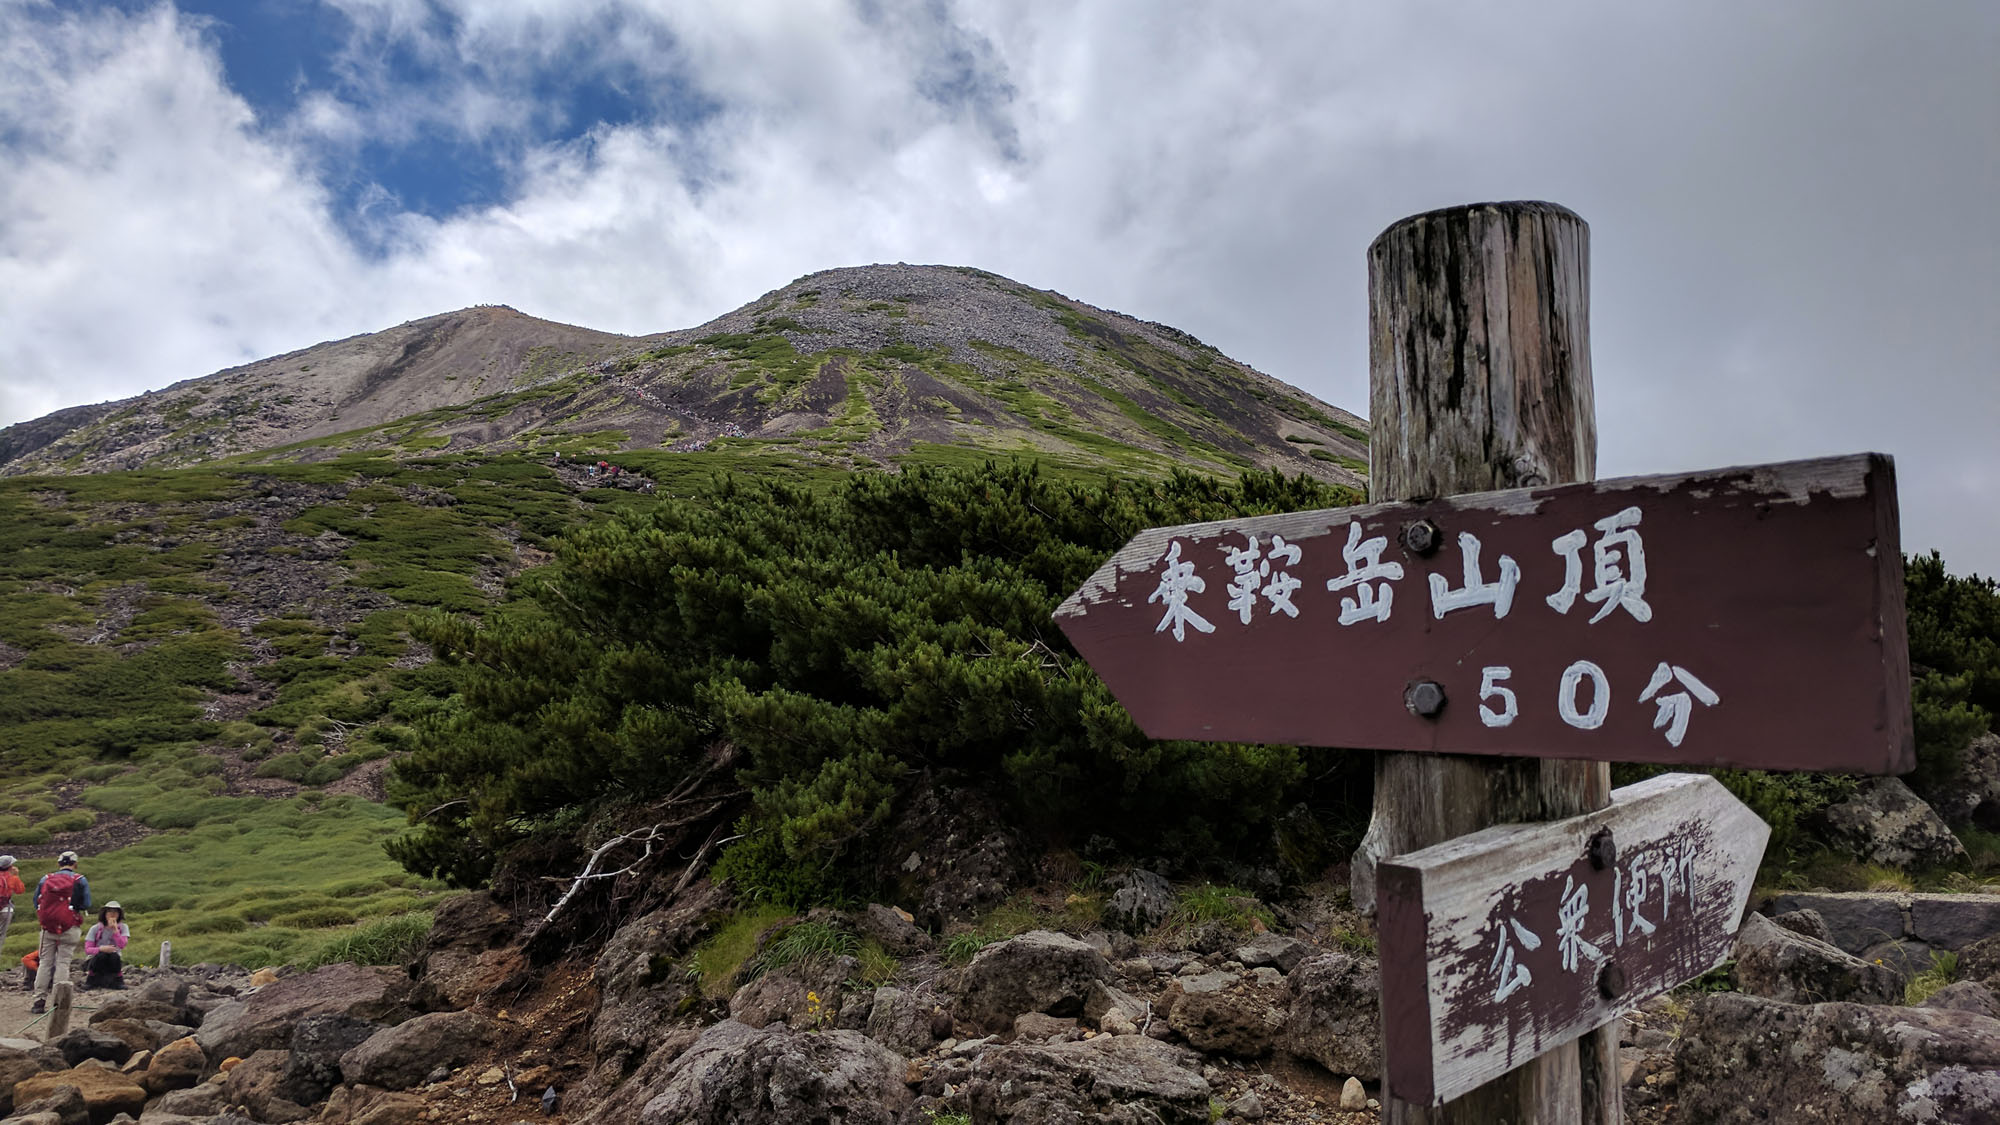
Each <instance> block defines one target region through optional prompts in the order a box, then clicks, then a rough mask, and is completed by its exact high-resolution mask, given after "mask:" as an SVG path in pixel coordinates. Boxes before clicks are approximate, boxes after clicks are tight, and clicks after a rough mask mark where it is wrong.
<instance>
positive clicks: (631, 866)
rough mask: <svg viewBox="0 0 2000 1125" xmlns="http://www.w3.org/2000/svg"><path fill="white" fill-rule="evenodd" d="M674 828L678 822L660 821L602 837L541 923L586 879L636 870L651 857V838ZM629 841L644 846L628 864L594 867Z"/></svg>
mask: <svg viewBox="0 0 2000 1125" xmlns="http://www.w3.org/2000/svg"><path fill="white" fill-rule="evenodd" d="M674 827H678V825H672V824H667V823H665V822H662V823H659V824H655V825H653V826H651V827H649V828H635V829H633V830H632V831H630V832H626V833H624V834H622V835H618V836H613V837H612V838H610V839H609V840H606V841H604V842H603V843H602V844H599V845H598V846H597V850H596V851H594V852H591V853H590V859H589V861H588V862H586V863H585V864H584V865H583V871H582V872H581V873H580V874H578V875H577V877H576V878H575V879H572V880H570V884H569V890H567V891H565V892H563V896H562V897H561V898H559V899H557V900H556V904H555V905H554V906H551V907H550V908H549V912H548V913H547V914H545V915H543V916H542V924H543V925H545V926H546V925H548V924H549V923H550V922H553V921H555V920H556V915H557V914H560V913H562V908H563V907H565V906H568V905H569V900H570V899H572V898H575V897H576V892H577V891H579V890H582V889H583V885H584V883H586V882H588V881H589V880H591V879H615V878H617V877H618V876H620V875H629V874H631V873H632V872H633V871H636V870H638V868H639V865H641V864H643V863H645V862H646V861H647V860H648V859H651V858H652V857H653V841H655V840H657V839H659V838H660V835H661V834H662V833H664V832H666V831H667V830H668V829H670V828H674ZM631 843H641V844H644V845H646V848H645V850H644V851H643V852H641V853H639V858H638V859H635V860H633V861H632V862H631V863H628V864H626V865H625V866H623V867H621V868H619V869H618V870H616V871H599V870H597V864H598V861H599V860H602V859H603V858H604V857H605V855H607V854H608V853H610V851H611V850H612V849H613V848H616V847H618V846H619V845H620V844H631Z"/></svg>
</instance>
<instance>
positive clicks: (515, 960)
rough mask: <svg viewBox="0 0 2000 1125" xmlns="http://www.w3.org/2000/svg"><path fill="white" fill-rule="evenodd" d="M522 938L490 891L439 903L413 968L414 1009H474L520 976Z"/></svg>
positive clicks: (518, 927)
mask: <svg viewBox="0 0 2000 1125" xmlns="http://www.w3.org/2000/svg"><path fill="white" fill-rule="evenodd" d="M520 936H521V927H520V925H519V924H518V923H516V922H515V921H514V916H513V915H512V914H511V913H509V912H508V910H507V908H506V907H504V906H501V905H500V904H499V903H496V902H494V901H493V896H492V895H491V894H488V893H487V892H485V891H474V892H472V893H471V894H462V895H453V896H452V897H450V898H447V899H445V900H444V901H443V902H440V903H438V908H437V911H436V912H435V913H434V914H433V915H432V916H431V928H430V932H429V933H428V934H426V935H425V937H424V951H423V952H422V953H421V954H419V955H418V957H417V960H416V962H415V963H414V964H413V965H411V966H410V973H411V975H412V976H413V977H415V978H416V982H417V984H416V988H415V989H414V991H413V993H412V996H411V1000H412V1003H414V1004H415V1006H416V1007H418V1008H420V1009H422V1010H424V1011H429V1012H436V1011H449V1010H454V1009H458V1008H469V1007H471V1006H472V1005H473V1004H474V1003H476V1002H477V1001H478V1000H479V998H480V997H481V996H484V995H485V994H486V993H487V992H489V991H491V990H493V989H494V988H496V987H497V986H499V985H501V984H504V983H505V982H506V981H507V980H508V979H509V978H511V977H512V976H513V975H514V974H515V973H517V972H519V971H520V968H521V966H522V964H523V961H522V957H521V949H520V944H519V942H518V941H517V939H518V938H519V937H520ZM363 1018H370V1017H365V1016H364V1017H363Z"/></svg>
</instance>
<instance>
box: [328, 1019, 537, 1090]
mask: <svg viewBox="0 0 2000 1125" xmlns="http://www.w3.org/2000/svg"><path fill="white" fill-rule="evenodd" d="M520 1036H521V1029H520V1028H518V1027H515V1026H514V1025H513V1024H508V1023H502V1022H500V1021H499V1020H496V1019H492V1018H491V1017H488V1016H482V1015H480V1014H479V1013H478V1012H432V1013H430V1014H428V1015H422V1016H418V1017H416V1018H415V1019H412V1020H407V1021H405V1022H403V1023H400V1024H397V1025H396V1026H394V1027H389V1028H384V1029H383V1030H381V1031H378V1032H376V1033H375V1034H373V1035H371V1036H369V1037H368V1038H367V1039H366V1040H365V1041H363V1042H362V1043H361V1044H360V1045H359V1046H357V1047H355V1048H353V1049H352V1050H349V1051H348V1052H347V1053H346V1054H344V1055H342V1056H340V1073H341V1075H342V1076H343V1077H344V1078H345V1080H346V1081H348V1082H359V1083H365V1084H367V1085H370V1086H381V1087H383V1088H384V1089H389V1090H407V1089H409V1088H410V1087H412V1086H415V1085H417V1084H419V1083H421V1082H422V1081H423V1080H424V1076H425V1075H427V1074H429V1073H430V1072H431V1070H432V1068H434V1067H440V1066H443V1067H456V1066H463V1065H465V1064H466V1063H467V1062H470V1061H471V1060H472V1059H473V1058H475V1057H477V1056H478V1055H480V1054H482V1053H484V1052H486V1051H490V1050H493V1049H495V1048H503V1047H508V1046H512V1045H513V1044H514V1043H515V1042H516V1041H518V1040H519V1039H520Z"/></svg>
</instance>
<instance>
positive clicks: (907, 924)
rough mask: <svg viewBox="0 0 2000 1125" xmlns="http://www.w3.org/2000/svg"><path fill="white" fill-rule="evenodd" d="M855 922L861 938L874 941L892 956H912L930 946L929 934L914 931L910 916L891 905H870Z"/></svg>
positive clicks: (914, 924)
mask: <svg viewBox="0 0 2000 1125" xmlns="http://www.w3.org/2000/svg"><path fill="white" fill-rule="evenodd" d="M855 921H856V926H855V928H856V929H857V930H859V931H860V933H861V936H862V937H864V938H874V939H875V941H876V942H877V943H878V944H879V945H881V947H882V948H883V949H884V950H887V951H888V953H889V954H890V956H892V957H913V956H915V955H917V954H919V953H925V952H928V951H929V950H930V948H931V946H932V944H933V942H932V941H931V935H929V934H927V933H925V932H923V931H922V930H920V929H918V928H917V922H916V918H915V916H914V915H912V914H910V913H908V912H907V911H903V910H898V909H896V908H895V907H893V906H884V905H882V904H881V903H879V902H871V903H869V904H868V909H867V910H864V911H862V912H861V916H860V917H859V918H857V919H856V920H855Z"/></svg>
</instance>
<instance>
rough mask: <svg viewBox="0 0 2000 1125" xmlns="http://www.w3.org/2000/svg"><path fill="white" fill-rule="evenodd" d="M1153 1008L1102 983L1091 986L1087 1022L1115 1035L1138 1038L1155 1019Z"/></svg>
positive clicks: (1085, 1013)
mask: <svg viewBox="0 0 2000 1125" xmlns="http://www.w3.org/2000/svg"><path fill="white" fill-rule="evenodd" d="M1152 1014H1153V1013H1152V1007H1151V1005H1149V1004H1147V1003H1146V1002H1145V1001H1143V1000H1140V999H1138V998H1137V997H1135V996H1133V995H1131V994H1130V993H1128V992H1125V991H1123V990H1122V989H1118V988H1114V987H1112V986H1111V985H1109V984H1106V983H1104V982H1103V981H1101V980H1094V981H1091V982H1090V992H1089V994H1088V995H1086V996H1085V997H1084V998H1083V1019H1084V1022H1086V1023H1089V1024H1093V1025H1095V1026H1096V1028H1097V1030H1099V1031H1102V1032H1106V1033H1108V1034H1111V1035H1136V1034H1138V1033H1139V1032H1140V1031H1141V1030H1142V1029H1143V1028H1145V1026H1146V1024H1147V1023H1148V1022H1149V1021H1150V1019H1151V1017H1152Z"/></svg>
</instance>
